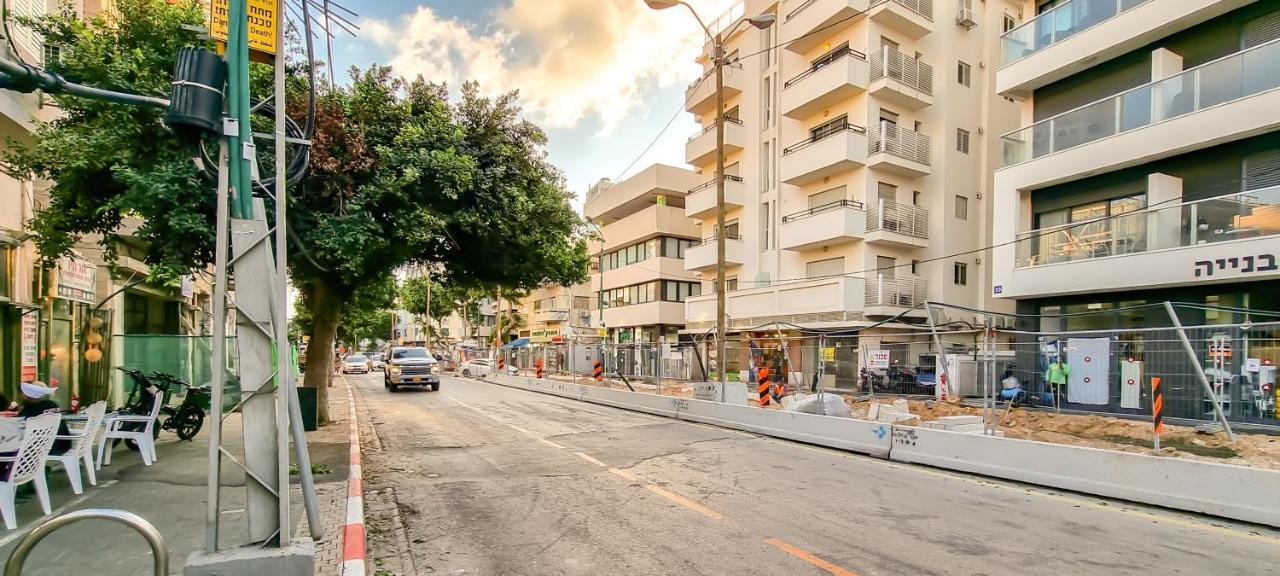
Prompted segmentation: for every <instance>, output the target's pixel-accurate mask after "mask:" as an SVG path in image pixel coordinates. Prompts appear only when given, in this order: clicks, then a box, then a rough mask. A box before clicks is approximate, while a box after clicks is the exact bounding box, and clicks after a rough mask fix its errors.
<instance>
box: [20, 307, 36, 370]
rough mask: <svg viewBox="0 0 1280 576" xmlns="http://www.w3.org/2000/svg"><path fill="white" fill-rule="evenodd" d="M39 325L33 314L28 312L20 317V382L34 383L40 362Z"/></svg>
mask: <svg viewBox="0 0 1280 576" xmlns="http://www.w3.org/2000/svg"><path fill="white" fill-rule="evenodd" d="M39 333H40V324H39V321H38V320H36V314H35V312H28V313H27V314H25V315H24V316H23V317H22V354H21V356H22V357H21V361H22V368H21V380H22V381H23V382H35V381H36V371H37V368H38V362H39V360H40V343H39Z"/></svg>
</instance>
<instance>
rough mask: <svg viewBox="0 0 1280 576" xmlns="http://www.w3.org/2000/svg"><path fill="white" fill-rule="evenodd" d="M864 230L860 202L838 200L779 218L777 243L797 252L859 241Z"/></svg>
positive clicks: (863, 212) (863, 211)
mask: <svg viewBox="0 0 1280 576" xmlns="http://www.w3.org/2000/svg"><path fill="white" fill-rule="evenodd" d="M866 232H867V212H866V210H864V209H863V206H862V203H861V202H855V201H853V200H840V201H837V202H832V203H830V204H824V205H822V206H817V207H814V208H810V209H808V210H805V211H803V212H797V213H795V214H790V215H787V216H783V217H782V226H781V227H779V228H778V244H779V246H781V247H782V249H783V250H791V251H795V252H801V251H805V250H813V249H816V248H822V247H824V246H835V245H837V244H844V243H847V242H853V241H855V240H860V239H862V237H863V236H864V235H866Z"/></svg>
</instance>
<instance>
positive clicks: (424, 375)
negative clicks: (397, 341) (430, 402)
mask: <svg viewBox="0 0 1280 576" xmlns="http://www.w3.org/2000/svg"><path fill="white" fill-rule="evenodd" d="M382 382H383V385H384V386H385V387H386V388H387V389H388V390H390V391H392V392H395V391H396V390H397V389H398V388H399V387H400V386H430V387H431V389H432V390H433V391H434V390H439V389H440V362H438V361H437V360H436V359H435V357H434V356H432V355H431V352H430V351H428V350H427V349H426V348H423V347H420V346H397V347H394V348H392V349H391V353H390V354H388V355H387V368H386V370H384V371H383V380H382Z"/></svg>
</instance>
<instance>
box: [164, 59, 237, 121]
mask: <svg viewBox="0 0 1280 576" xmlns="http://www.w3.org/2000/svg"><path fill="white" fill-rule="evenodd" d="M226 82H227V65H226V62H225V61H223V59H222V57H221V56H219V55H218V54H217V53H216V52H213V51H211V50H206V49H204V48H191V47H187V48H183V49H181V50H179V51H178V63H177V65H175V66H174V69H173V90H172V92H171V93H170V95H169V110H168V112H167V113H165V116H164V121H165V123H166V124H168V125H169V126H170V127H172V128H174V129H176V130H181V129H182V128H196V129H199V130H204V131H207V132H214V133H217V132H218V131H219V125H220V124H221V123H222V97H223V90H224V89H225V88H226Z"/></svg>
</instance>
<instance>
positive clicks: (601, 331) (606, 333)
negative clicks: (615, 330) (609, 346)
mask: <svg viewBox="0 0 1280 576" xmlns="http://www.w3.org/2000/svg"><path fill="white" fill-rule="evenodd" d="M596 334H599V335H600V337H601V338H606V337H608V336H609V331H608V330H606V329H604V328H601V329H599V330H597V331H596Z"/></svg>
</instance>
